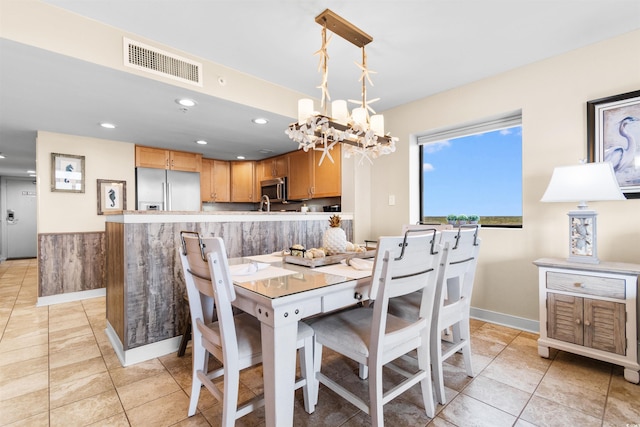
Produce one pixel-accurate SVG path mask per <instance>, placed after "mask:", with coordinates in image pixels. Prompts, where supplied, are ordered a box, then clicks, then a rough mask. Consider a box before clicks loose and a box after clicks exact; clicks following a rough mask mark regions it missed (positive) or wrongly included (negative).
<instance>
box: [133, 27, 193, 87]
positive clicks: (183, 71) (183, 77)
mask: <svg viewBox="0 0 640 427" xmlns="http://www.w3.org/2000/svg"><path fill="white" fill-rule="evenodd" d="M123 41H124V65H125V66H126V67H131V68H136V69H138V70H143V71H148V72H150V73H153V74H156V75H159V76H164V77H168V78H170V79H173V80H179V81H181V82H185V83H190V84H194V85H197V86H202V64H201V63H199V62H195V61H192V60H190V59H188V58H183V57H181V56H178V55H175V54H173V53H169V52H165V51H163V50H161V49H158V48H155V47H153V46H149V45H146V44H144V43H140V42H137V41H134V40H131V39H127V38H124V39H123Z"/></svg>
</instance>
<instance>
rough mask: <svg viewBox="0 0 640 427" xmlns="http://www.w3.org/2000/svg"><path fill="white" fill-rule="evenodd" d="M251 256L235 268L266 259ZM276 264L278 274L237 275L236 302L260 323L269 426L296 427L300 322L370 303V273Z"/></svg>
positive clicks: (263, 271) (274, 264)
mask: <svg viewBox="0 0 640 427" xmlns="http://www.w3.org/2000/svg"><path fill="white" fill-rule="evenodd" d="M251 258H252V257H248V258H242V259H231V260H230V264H231V265H233V264H238V263H247V262H250V261H257V260H260V261H265V260H266V259H265V258H259V257H255V258H254V259H251ZM271 266H272V267H271V268H273V270H272V274H269V272H268V270H269V269H268V268H267V269H266V270H261V271H260V272H258V274H256V275H255V277H251V276H250V275H248V276H232V279H233V282H234V286H235V290H236V300H235V301H234V303H233V304H234V305H235V306H236V307H238V308H240V309H241V310H243V311H245V312H247V313H249V314H251V315H253V316H255V317H256V318H257V319H258V320H260V324H261V333H262V369H263V376H264V399H265V416H266V426H267V427H276V426H277V427H283V426H292V425H293V407H294V391H295V387H294V384H295V373H296V342H297V334H298V321H300V320H302V319H305V318H309V317H311V316H314V315H316V314H320V313H327V312H330V311H333V310H337V309H340V308H344V307H347V306H349V305H353V304H357V303H358V302H359V301H366V300H368V299H369V281H370V273H369V274H367V272H364V273H363V272H362V271H358V270H354V272H353V274H350V273H349V271H338V270H337V269H336V270H332V269H331V268H326V269H322V268H320V269H318V268H308V267H304V266H300V265H295V264H289V263H283V262H282V261H279V260H278V261H277V262H273V263H271ZM323 270H327V271H333V272H334V273H339V274H331V273H328V272H325V271H323ZM314 381H315V379H314Z"/></svg>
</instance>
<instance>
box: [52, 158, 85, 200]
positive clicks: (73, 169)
mask: <svg viewBox="0 0 640 427" xmlns="http://www.w3.org/2000/svg"><path fill="white" fill-rule="evenodd" d="M51 191H65V192H67V193H84V156H75V155H73V154H60V153H51Z"/></svg>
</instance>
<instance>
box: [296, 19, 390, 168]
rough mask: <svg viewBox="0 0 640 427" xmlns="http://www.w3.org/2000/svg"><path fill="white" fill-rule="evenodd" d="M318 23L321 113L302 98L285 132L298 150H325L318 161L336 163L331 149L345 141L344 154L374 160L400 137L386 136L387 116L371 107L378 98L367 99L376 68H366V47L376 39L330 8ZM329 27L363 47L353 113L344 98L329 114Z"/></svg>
mask: <svg viewBox="0 0 640 427" xmlns="http://www.w3.org/2000/svg"><path fill="white" fill-rule="evenodd" d="M316 22H317V23H318V24H320V25H321V26H322V46H321V47H320V50H318V51H317V52H316V54H317V55H319V56H320V64H319V66H318V69H319V70H320V72H321V73H322V81H321V83H320V86H318V88H319V89H320V90H321V91H322V98H321V109H322V113H316V112H315V110H314V106H313V100H311V99H300V100H299V101H298V121H297V122H295V123H292V124H291V125H289V127H288V128H287V130H286V131H285V133H286V134H287V135H289V138H291V139H292V140H294V141H295V142H297V143H298V148H299V149H302V150H304V151H309V150H311V149H313V150H318V151H322V152H323V153H322V156H321V157H320V161H319V164H322V162H323V160H324V159H325V157H328V158H329V160H331V161H332V162H333V158H332V157H331V150H332V149H333V147H334V146H335V145H336V144H337V143H342V144H343V147H345V148H346V150H344V151H345V157H351V156H352V155H359V156H361V157H360V162H362V161H363V160H364V159H367V160H369V162H372V159H375V158H377V157H379V156H381V155H384V154H390V153H393V152H394V151H395V150H396V147H395V144H396V142H397V141H398V138H395V137H392V136H390V135H388V134H387V135H385V132H384V117H383V116H382V115H381V114H376V112H375V111H374V109H373V108H371V104H372V103H374V102H376V101H378V100H379V98H376V99H372V100H368V99H367V82H368V83H369V84H370V85H371V86H373V83H372V81H371V74H374V73H375V71H371V70H369V69H368V68H367V55H366V52H365V46H366V45H367V44H369V43H371V42H372V41H373V38H372V37H371V36H369V35H368V34H367V33H365V32H363V31H362V30H360V29H359V28H357V27H356V26H355V25H353V24H351V23H350V22H348V21H347V20H345V19H344V18H342V17H340V16H338V15H336V14H335V13H334V12H332V11H331V10H329V9H326V10H325V11H324V12H322V13H321V14H320V15H318V16H316ZM327 29H329V30H330V31H331V32H332V33H334V34H337V35H338V36H340V37H342V38H343V39H345V40H347V41H348V42H351V43H353V44H354V45H356V46H358V47H359V48H360V49H361V50H362V63H357V62H356V65H357V66H358V67H359V68H360V69H361V70H362V74H361V75H360V81H361V82H362V90H361V93H362V99H361V100H352V99H349V100H348V101H349V102H351V103H355V104H356V105H358V107H356V108H354V109H353V110H352V112H351V114H349V110H348V108H347V101H344V100H336V101H333V102H332V103H331V110H332V111H331V115H329V113H328V102H329V100H330V99H331V97H330V96H329V85H328V75H329V67H328V63H327V60H328V58H329V56H328V54H327V46H328V44H329V42H330V41H331V40H330V39H329V40H327ZM370 113H371V114H370ZM372 163H373V162H372Z"/></svg>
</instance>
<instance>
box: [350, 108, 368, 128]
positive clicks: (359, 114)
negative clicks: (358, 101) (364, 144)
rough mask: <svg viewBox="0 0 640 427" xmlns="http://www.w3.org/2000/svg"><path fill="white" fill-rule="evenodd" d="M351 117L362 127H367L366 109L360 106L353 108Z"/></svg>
mask: <svg viewBox="0 0 640 427" xmlns="http://www.w3.org/2000/svg"><path fill="white" fill-rule="evenodd" d="M351 119H352V120H353V121H354V122H355V123H357V124H359V125H360V126H362V127H365V128H366V127H367V110H365V109H364V108H362V107H359V108H354V109H353V111H352V112H351Z"/></svg>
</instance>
